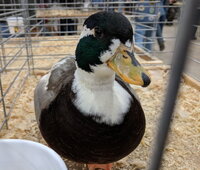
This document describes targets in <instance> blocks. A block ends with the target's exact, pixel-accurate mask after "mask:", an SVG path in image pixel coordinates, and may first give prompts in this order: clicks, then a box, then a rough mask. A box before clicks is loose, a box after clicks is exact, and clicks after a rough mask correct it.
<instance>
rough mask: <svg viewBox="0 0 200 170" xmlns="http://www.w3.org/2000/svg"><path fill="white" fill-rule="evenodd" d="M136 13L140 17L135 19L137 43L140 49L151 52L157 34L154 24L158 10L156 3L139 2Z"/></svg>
mask: <svg viewBox="0 0 200 170" xmlns="http://www.w3.org/2000/svg"><path fill="white" fill-rule="evenodd" d="M137 1H138V4H136V6H135V13H136V15H138V16H137V17H136V18H135V21H136V24H135V35H134V37H135V43H136V45H137V46H138V47H140V48H142V49H144V50H146V51H148V52H151V51H152V45H153V42H154V41H153V38H152V37H153V34H154V32H155V29H154V28H153V27H154V22H155V20H156V18H157V14H158V11H157V8H156V4H155V2H151V0H148V1H145V2H143V1H144V0H137Z"/></svg>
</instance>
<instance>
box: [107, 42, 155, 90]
mask: <svg viewBox="0 0 200 170" xmlns="http://www.w3.org/2000/svg"><path fill="white" fill-rule="evenodd" d="M107 64H108V66H109V67H110V68H111V69H112V70H114V71H115V72H116V73H117V75H118V76H120V77H121V79H122V80H123V81H125V82H127V83H130V84H134V85H140V86H143V87H146V86H148V85H149V84H150V82H151V80H150V77H149V75H148V73H147V71H145V70H144V68H143V67H142V66H141V65H140V64H139V62H138V61H137V60H136V58H135V56H134V54H133V53H132V52H130V51H129V50H128V49H127V47H125V46H124V45H121V46H120V47H119V48H118V49H117V51H116V53H115V54H114V56H113V57H112V58H111V59H110V60H109V61H108V62H107Z"/></svg>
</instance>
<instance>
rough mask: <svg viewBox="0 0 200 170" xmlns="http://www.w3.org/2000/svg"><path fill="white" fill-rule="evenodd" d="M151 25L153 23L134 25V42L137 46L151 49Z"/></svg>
mask: <svg viewBox="0 0 200 170" xmlns="http://www.w3.org/2000/svg"><path fill="white" fill-rule="evenodd" d="M152 26H153V24H145V25H144V24H143V25H139V24H136V27H135V43H136V45H137V46H138V47H140V48H142V49H145V50H147V51H151V50H152V44H153V40H152V36H153V30H152ZM149 27H151V28H149Z"/></svg>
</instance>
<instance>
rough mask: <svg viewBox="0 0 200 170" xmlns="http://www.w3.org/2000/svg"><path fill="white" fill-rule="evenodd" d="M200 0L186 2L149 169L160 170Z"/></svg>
mask: <svg viewBox="0 0 200 170" xmlns="http://www.w3.org/2000/svg"><path fill="white" fill-rule="evenodd" d="M198 1H199V0H187V1H186V3H185V8H184V13H183V17H182V18H181V19H182V20H181V24H180V25H179V29H178V35H177V40H176V44H175V51H174V55H173V62H172V70H171V74H170V80H169V84H168V89H167V94H166V100H165V104H164V108H163V112H162V115H161V119H160V121H159V126H158V132H157V135H156V141H155V145H154V151H153V155H152V156H151V158H152V160H151V162H150V167H149V170H159V168H160V165H161V159H162V155H163V150H164V147H165V142H166V139H167V136H168V131H169V127H170V121H171V118H172V113H173V110H174V105H175V101H176V97H177V93H178V89H179V84H180V80H181V74H182V71H183V69H184V65H185V61H186V56H187V51H188V46H189V42H190V39H191V36H192V35H191V34H192V25H193V24H194V21H195V19H196V17H195V15H196V12H197V10H195V9H196V8H197V5H198Z"/></svg>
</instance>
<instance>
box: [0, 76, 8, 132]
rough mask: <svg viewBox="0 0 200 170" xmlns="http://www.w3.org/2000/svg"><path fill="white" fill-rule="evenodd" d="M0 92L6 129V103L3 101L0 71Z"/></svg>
mask: <svg viewBox="0 0 200 170" xmlns="http://www.w3.org/2000/svg"><path fill="white" fill-rule="evenodd" d="M0 93H1V100H2V106H3V114H4V120H5V124H6V128H7V129H8V118H7V113H6V105H5V101H4V93H3V86H2V83H1V73H0Z"/></svg>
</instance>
